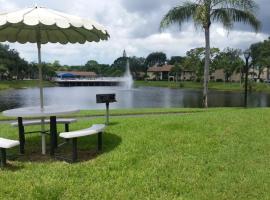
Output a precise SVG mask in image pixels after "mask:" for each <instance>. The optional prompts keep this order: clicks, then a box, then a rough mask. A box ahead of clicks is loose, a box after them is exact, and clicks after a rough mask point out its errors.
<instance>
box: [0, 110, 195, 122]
mask: <svg viewBox="0 0 270 200" xmlns="http://www.w3.org/2000/svg"><path fill="white" fill-rule="evenodd" d="M193 113H196V112H190V113H188V112H186V113H183V112H175V113H170V112H168V113H144V114H114V115H110V118H114V117H147V116H163V115H187V114H193ZM68 118H77V119H78V120H86V119H95V118H105V115H104V116H102V115H96V116H95V115H94V116H82V117H80V116H79V117H71V116H70V117H68ZM14 121H15V120H3V121H0V124H10V123H11V122H14Z"/></svg>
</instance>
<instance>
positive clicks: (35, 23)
mask: <svg viewBox="0 0 270 200" xmlns="http://www.w3.org/2000/svg"><path fill="white" fill-rule="evenodd" d="M108 38H109V34H108V32H107V31H106V30H105V29H104V28H103V27H102V26H101V25H99V24H97V23H96V22H94V21H92V20H89V19H83V18H80V17H76V16H72V15H68V14H65V13H61V12H58V11H55V10H51V9H47V8H45V7H38V6H34V7H31V8H25V9H21V10H17V11H14V12H6V13H0V42H5V41H8V42H19V43H22V44H24V43H26V42H30V43H36V44H37V48H38V64H39V87H40V107H41V109H43V107H44V102H43V86H42V68H41V44H46V43H49V42H51V43H61V44H67V43H80V44H83V43H85V42H87V41H88V42H92V41H95V42H99V41H100V40H107V39H108ZM43 129H44V126H43V127H42V130H43ZM44 139H45V138H43V140H44ZM43 142H45V140H44V141H43ZM44 151H45V150H43V152H44Z"/></svg>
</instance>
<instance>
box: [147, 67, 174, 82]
mask: <svg viewBox="0 0 270 200" xmlns="http://www.w3.org/2000/svg"><path fill="white" fill-rule="evenodd" d="M172 68H173V65H163V66H157V65H155V66H153V67H149V68H148V70H147V75H148V79H149V80H157V81H162V80H168V79H169V73H170V72H171V71H172Z"/></svg>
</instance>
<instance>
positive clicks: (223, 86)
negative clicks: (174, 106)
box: [135, 81, 270, 92]
mask: <svg viewBox="0 0 270 200" xmlns="http://www.w3.org/2000/svg"><path fill="white" fill-rule="evenodd" d="M135 85H136V86H151V87H169V88H186V89H202V88H203V84H202V83H199V82H178V83H176V82H168V81H136V82H135ZM209 89H212V90H221V91H243V90H244V85H243V84H242V85H240V83H217V82H210V83H209ZM252 91H256V92H270V84H267V83H253V84H252Z"/></svg>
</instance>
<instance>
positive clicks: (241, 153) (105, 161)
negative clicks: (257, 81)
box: [0, 109, 270, 200]
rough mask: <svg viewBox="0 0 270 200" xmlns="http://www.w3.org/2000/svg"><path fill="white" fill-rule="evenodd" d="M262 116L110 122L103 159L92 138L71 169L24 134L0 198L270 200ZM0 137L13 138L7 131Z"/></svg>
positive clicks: (232, 113)
mask: <svg viewBox="0 0 270 200" xmlns="http://www.w3.org/2000/svg"><path fill="white" fill-rule="evenodd" d="M269 117H270V109H248V110H245V109H209V110H207V111H204V112H194V113H191V114H185V115H170V114H165V115H159V116H154V115H152V116H151V115H150V116H149V115H146V116H138V117H133V116H132V117H114V118H112V119H111V125H110V126H109V127H108V128H107V129H106V133H105V135H104V152H103V153H102V154H99V155H98V154H96V153H95V151H93V149H94V148H95V147H96V137H95V136H93V137H86V138H81V139H80V140H79V144H78V146H79V148H80V152H79V157H80V158H83V161H81V162H80V163H77V164H67V163H65V162H61V161H56V160H53V159H50V158H49V157H46V156H45V157H44V156H41V155H40V137H39V136H38V135H27V137H26V142H27V143H26V155H25V156H23V157H19V158H18V159H17V160H16V161H11V162H10V163H9V164H10V166H9V168H7V169H4V170H0V187H1V192H0V199H162V200H163V199H188V200H190V199H196V200H197V199H205V200H209V199H214V200H216V199H221V200H222V199H229V200H232V199H237V200H239V199H243V200H248V199H269V196H270V190H269V188H270V173H269V172H270V165H269V163H270V156H269V152H270V135H269V130H270V123H269ZM103 121H104V119H103V118H97V119H92V120H80V121H79V122H78V123H77V124H74V125H72V126H71V129H72V130H75V129H81V128H85V127H88V126H90V125H91V124H93V123H102V122H103ZM35 129H36V128H35ZM0 130H1V132H0V137H1V136H3V137H7V138H13V139H16V138H17V132H16V129H14V128H12V127H10V126H9V125H8V124H7V125H4V124H1V125H0ZM61 130H63V127H60V131H61ZM91 149H92V150H91ZM67 150H68V149H65V150H63V151H64V153H67ZM69 150H70V149H69ZM11 152H12V153H16V152H17V151H16V149H14V150H12V151H11Z"/></svg>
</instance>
